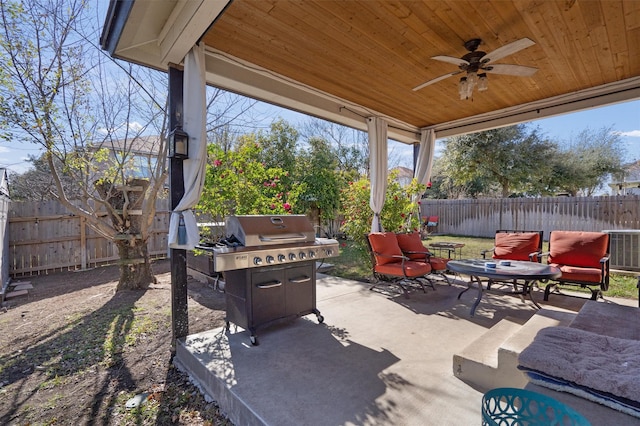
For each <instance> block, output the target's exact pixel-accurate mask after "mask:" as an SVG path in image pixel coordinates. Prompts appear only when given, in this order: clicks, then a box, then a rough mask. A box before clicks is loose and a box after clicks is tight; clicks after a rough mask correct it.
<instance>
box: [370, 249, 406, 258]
mask: <svg viewBox="0 0 640 426" xmlns="http://www.w3.org/2000/svg"><path fill="white" fill-rule="evenodd" d="M373 254H375V255H376V256H380V257H388V258H391V259H402V260H409V258H408V257H407V256H402V255H399V254H391V255H389V254H384V253H379V252H377V251H374V252H373Z"/></svg>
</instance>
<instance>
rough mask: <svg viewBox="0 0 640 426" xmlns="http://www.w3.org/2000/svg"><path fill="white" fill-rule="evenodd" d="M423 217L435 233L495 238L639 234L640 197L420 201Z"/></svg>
mask: <svg viewBox="0 0 640 426" xmlns="http://www.w3.org/2000/svg"><path fill="white" fill-rule="evenodd" d="M420 210H421V211H420V213H421V215H422V217H427V216H438V217H439V223H438V227H437V229H436V230H435V232H437V233H439V234H453V235H465V236H474V237H487V238H493V237H494V235H495V232H496V230H497V229H519V230H542V231H544V236H545V239H546V238H548V236H549V233H550V232H551V231H553V230H556V229H558V230H566V231H604V230H614V229H640V196H639V195H616V196H600V197H545V198H483V199H465V200H427V199H425V200H422V204H421V209H420Z"/></svg>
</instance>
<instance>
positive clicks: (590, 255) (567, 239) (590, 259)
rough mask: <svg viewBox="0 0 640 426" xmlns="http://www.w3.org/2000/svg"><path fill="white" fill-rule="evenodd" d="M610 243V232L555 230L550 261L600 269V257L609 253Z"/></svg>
mask: <svg viewBox="0 0 640 426" xmlns="http://www.w3.org/2000/svg"><path fill="white" fill-rule="evenodd" d="M608 245H609V234H604V233H602V232H579V231H553V232H551V236H550V237H549V263H557V264H560V265H572V266H582V267H587V268H597V269H598V271H599V270H600V259H602V258H603V257H604V256H605V255H606V254H607V248H608ZM598 273H599V272H598Z"/></svg>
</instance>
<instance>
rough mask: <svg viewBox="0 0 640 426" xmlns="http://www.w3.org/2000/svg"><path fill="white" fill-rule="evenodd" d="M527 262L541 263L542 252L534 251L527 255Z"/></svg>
mask: <svg viewBox="0 0 640 426" xmlns="http://www.w3.org/2000/svg"><path fill="white" fill-rule="evenodd" d="M529 261H530V262H538V263H541V262H542V252H539V251H534V252H533V253H529Z"/></svg>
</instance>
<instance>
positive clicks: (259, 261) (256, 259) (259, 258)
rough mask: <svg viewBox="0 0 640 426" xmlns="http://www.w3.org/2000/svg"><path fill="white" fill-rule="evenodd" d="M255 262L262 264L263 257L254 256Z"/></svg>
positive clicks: (255, 263)
mask: <svg viewBox="0 0 640 426" xmlns="http://www.w3.org/2000/svg"><path fill="white" fill-rule="evenodd" d="M253 264H254V265H262V258H261V257H257V256H256V257H254V258H253Z"/></svg>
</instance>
